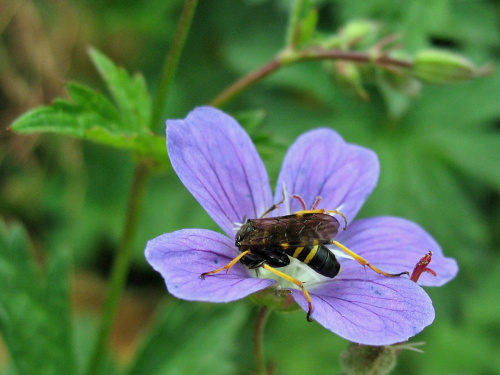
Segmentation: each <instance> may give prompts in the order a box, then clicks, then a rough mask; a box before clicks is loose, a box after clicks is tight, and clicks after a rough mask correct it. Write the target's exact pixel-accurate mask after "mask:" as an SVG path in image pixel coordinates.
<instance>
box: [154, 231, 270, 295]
mask: <svg viewBox="0 0 500 375" xmlns="http://www.w3.org/2000/svg"><path fill="white" fill-rule="evenodd" d="M145 255H146V259H147V261H148V262H149V264H151V266H152V267H153V268H154V269H155V270H156V271H158V272H159V273H160V274H161V275H162V276H163V278H164V279H165V283H166V285H167V289H168V291H169V292H170V293H171V294H173V295H174V296H175V297H177V298H182V299H185V300H189V301H208V302H230V301H235V300H237V299H240V298H244V297H246V296H248V295H249V294H252V293H254V292H256V291H259V290H261V289H264V288H267V287H268V286H269V285H271V284H273V283H274V280H270V279H257V278H253V277H251V276H250V275H249V273H248V272H247V271H246V268H245V267H244V266H243V265H242V264H241V263H237V264H235V265H234V266H233V267H232V268H231V269H230V270H229V271H228V272H227V273H226V272H221V273H219V274H215V275H210V276H207V277H205V278H204V279H200V278H199V277H200V275H201V274H202V273H203V272H208V271H211V270H213V269H216V268H219V267H223V266H225V265H226V264H227V263H229V262H230V261H231V260H232V259H233V258H235V257H236V255H238V253H237V251H236V249H235V247H234V245H233V240H230V239H229V238H227V237H226V236H224V235H222V234H220V233H216V232H213V231H210V230H204V229H184V230H179V231H176V232H173V233H168V234H164V235H161V236H159V237H156V238H155V239H153V240H151V241H149V242H148V244H147V246H146V250H145Z"/></svg>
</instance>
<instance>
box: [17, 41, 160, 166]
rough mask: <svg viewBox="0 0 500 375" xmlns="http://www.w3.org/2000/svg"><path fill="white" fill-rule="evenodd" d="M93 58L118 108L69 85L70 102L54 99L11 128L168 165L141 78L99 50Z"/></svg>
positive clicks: (108, 101)
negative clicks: (64, 137)
mask: <svg viewBox="0 0 500 375" xmlns="http://www.w3.org/2000/svg"><path fill="white" fill-rule="evenodd" d="M91 54H92V58H93V60H94V62H95V64H96V65H97V67H98V69H99V71H100V72H101V74H102V76H103V78H104V79H105V81H106V82H107V84H108V87H109V90H110V92H111V94H112V96H113V98H114V100H115V102H116V104H117V106H118V108H117V107H115V106H114V105H113V103H111V101H110V100H108V99H107V98H106V97H105V96H104V95H102V94H101V93H99V92H97V91H94V90H91V89H90V88H88V87H86V86H83V85H80V84H77V83H68V85H67V88H68V93H69V96H70V98H71V101H70V100H65V99H56V100H55V101H54V103H53V104H52V105H51V106H43V107H39V108H36V109H34V110H31V111H29V112H27V113H25V114H24V115H22V116H21V117H20V118H18V119H17V120H16V121H15V122H14V123H13V124H12V125H11V129H12V130H14V131H17V132H20V133H36V132H49V133H56V134H63V135H69V136H73V137H77V138H82V139H87V140H91V141H94V142H98V143H101V144H104V145H107V146H112V147H117V148H121V149H126V150H131V151H135V152H136V153H137V154H139V155H140V156H142V157H144V158H150V159H153V160H154V161H155V162H156V164H157V165H159V166H165V164H166V162H167V156H166V148H165V138H164V137H161V136H158V135H156V134H153V133H152V132H150V131H149V129H148V126H149V122H150V117H151V103H150V100H149V97H148V95H147V91H146V85H145V83H144V80H143V79H142V77H140V76H137V77H135V78H131V77H129V75H128V74H127V72H125V71H124V70H123V69H119V68H117V67H116V66H115V65H113V63H112V62H111V60H109V59H108V58H106V57H105V56H104V55H102V54H100V53H99V52H97V51H95V50H92V51H91Z"/></svg>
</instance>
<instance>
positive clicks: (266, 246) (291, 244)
mask: <svg viewBox="0 0 500 375" xmlns="http://www.w3.org/2000/svg"><path fill="white" fill-rule="evenodd" d="M291 198H295V199H297V200H299V202H300V203H301V205H302V208H303V210H301V211H297V212H295V213H293V214H291V215H285V216H276V217H265V216H266V215H267V214H269V213H270V212H271V211H273V210H274V209H276V208H277V207H279V205H280V204H281V203H283V201H284V200H285V197H284V198H283V200H282V201H281V202H279V203H277V204H274V205H273V206H272V207H271V208H270V209H268V210H267V211H266V212H265V213H264V214H263V215H262V216H261V217H260V218H258V219H248V220H247V221H246V223H245V224H243V225H242V226H241V227H240V228H239V230H238V232H237V233H236V237H235V245H236V247H237V248H238V250H239V251H240V254H239V255H238V256H237V257H236V258H234V259H233V260H232V261H231V262H229V263H228V264H226V265H225V266H224V267H221V268H218V269H215V270H213V271H209V272H205V273H203V274H201V275H200V278H201V279H203V278H205V277H206V276H208V275H213V274H216V273H219V272H221V271H224V270H225V271H226V272H227V271H229V269H230V268H231V267H232V266H234V265H235V264H236V263H237V262H238V261H239V262H241V263H242V264H244V265H245V266H247V267H248V268H250V269H257V268H264V269H266V270H268V271H270V272H272V273H274V274H276V275H277V276H279V277H282V278H284V279H286V280H288V281H290V282H291V283H293V284H295V285H297V286H298V287H299V288H300V289H301V290H302V293H303V294H304V297H305V298H306V300H307V303H308V312H307V320H308V321H312V319H311V314H312V312H313V306H312V301H311V297H310V295H309V293H308V291H307V290H306V288H305V287H304V284H303V283H302V282H301V281H300V280H297V279H295V278H293V277H291V276H289V275H287V274H285V273H283V272H281V271H279V270H277V269H276V268H280V267H285V266H288V265H289V264H290V257H292V258H295V259H298V260H299V261H301V262H303V263H304V264H306V265H307V266H309V267H310V268H311V269H313V270H314V271H315V272H317V273H318V274H320V275H322V276H325V277H328V278H334V277H335V276H337V275H338V274H339V273H340V263H339V262H338V260H337V258H336V257H335V255H334V254H333V252H332V251H331V250H330V249H328V247H327V246H326V245H335V246H337V247H339V248H340V249H342V250H343V251H344V252H345V253H347V254H348V255H350V256H351V257H352V258H354V259H355V260H356V261H358V262H359V263H360V264H361V265H363V266H368V267H370V268H371V269H372V270H373V271H375V272H376V273H378V274H381V275H384V276H401V275H403V274H407V275H409V273H408V272H401V273H398V274H391V273H387V272H384V271H382V270H380V269H378V268H377V267H375V266H373V265H372V264H370V263H369V262H368V261H367V260H366V259H364V258H362V257H361V256H359V255H358V254H356V253H355V252H353V251H352V250H350V249H348V248H347V247H345V246H344V245H342V244H341V243H339V242H337V241H335V240H334V238H335V237H336V236H337V234H338V232H339V229H340V227H341V224H340V221H339V220H338V219H337V218H336V217H335V216H334V215H339V216H341V217H342V218H343V220H344V227H343V228H342V229H343V230H345V229H346V228H347V219H346V218H345V216H344V215H343V214H342V213H341V212H340V211H337V210H325V209H317V208H316V207H317V206H318V204H319V202H320V201H321V197H317V198H316V201H315V202H314V204H313V206H312V208H311V209H310V210H307V209H306V205H305V202H304V200H303V199H302V198H301V197H300V196H298V195H291Z"/></svg>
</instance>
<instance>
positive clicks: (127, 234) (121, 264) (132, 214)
mask: <svg viewBox="0 0 500 375" xmlns="http://www.w3.org/2000/svg"><path fill="white" fill-rule="evenodd" d="M149 175H150V170H149V167H148V166H147V165H145V164H139V165H137V167H136V170H135V173H134V177H133V181H132V187H131V190H130V196H129V202H128V208H127V214H126V215H127V216H126V219H125V225H124V229H123V234H122V239H121V242H120V247H119V249H118V254H117V256H116V259H115V262H114V264H113V269H112V271H111V281H110V284H109V289H108V295H107V299H106V302H105V304H104V311H103V317H102V320H101V323H100V326H99V329H98V332H97V341H96V344H95V347H94V351H93V352H92V356H91V357H90V362H89V367H88V371H87V374H88V375H96V374H99V371H100V368H101V366H102V362H103V360H104V358H105V356H106V348H107V344H108V342H109V336H110V333H111V328H112V326H113V320H114V317H115V315H116V310H117V307H118V302H119V301H120V296H121V294H122V291H123V288H124V286H125V280H126V278H127V274H128V270H129V266H130V259H131V254H132V249H133V246H132V245H133V242H134V239H135V235H136V232H137V224H138V222H139V214H140V208H141V206H142V200H143V198H144V193H145V191H146V187H147V181H148V177H149Z"/></svg>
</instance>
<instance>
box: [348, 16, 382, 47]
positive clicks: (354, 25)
mask: <svg viewBox="0 0 500 375" xmlns="http://www.w3.org/2000/svg"><path fill="white" fill-rule="evenodd" d="M379 29H380V26H379V25H378V24H377V23H376V22H373V21H368V20H353V21H350V22H349V23H347V24H346V25H345V26H344V27H343V28H342V30H341V31H340V38H341V40H342V42H343V43H344V44H345V45H347V46H353V45H357V44H363V43H374V42H375V40H376V39H377V37H378V31H379Z"/></svg>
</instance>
